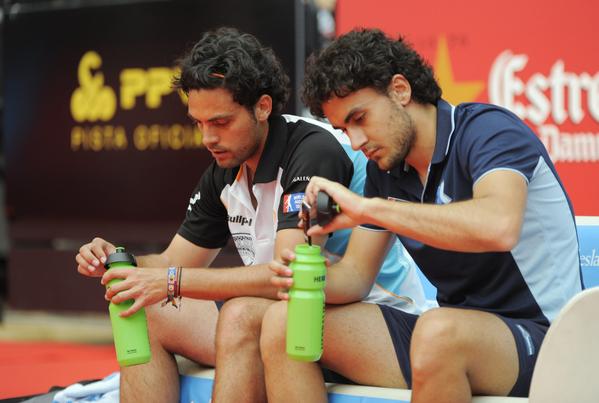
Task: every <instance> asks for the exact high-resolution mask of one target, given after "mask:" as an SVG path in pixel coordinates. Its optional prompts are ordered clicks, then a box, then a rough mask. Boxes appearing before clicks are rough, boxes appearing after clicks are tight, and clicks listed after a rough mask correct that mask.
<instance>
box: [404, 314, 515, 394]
mask: <svg viewBox="0 0 599 403" xmlns="http://www.w3.org/2000/svg"><path fill="white" fill-rule="evenodd" d="M410 357H411V362H412V389H413V391H412V402H413V403H419V402H432V401H434V402H436V403H443V402H452V403H459V402H470V401H471V396H472V394H475V395H476V394H485V395H496V396H505V395H507V394H508V393H509V392H510V390H511V389H512V388H513V386H514V384H515V382H516V379H517V377H518V371H519V364H518V353H517V350H516V343H515V341H514V337H513V335H512V333H511V331H510V329H509V328H508V327H507V325H506V324H505V323H504V322H503V321H502V320H501V319H499V318H498V317H497V316H495V315H493V314H490V313H486V312H482V311H474V310H465V309H454V308H438V309H433V310H431V311H428V312H426V313H424V314H423V315H422V317H420V318H419V319H418V321H417V322H416V327H415V328H414V333H413V335H412V343H411V349H410Z"/></svg>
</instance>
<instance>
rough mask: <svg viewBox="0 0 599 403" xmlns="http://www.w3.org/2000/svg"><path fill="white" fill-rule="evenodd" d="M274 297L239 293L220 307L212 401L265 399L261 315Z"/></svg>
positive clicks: (238, 402) (239, 401) (237, 401)
mask: <svg viewBox="0 0 599 403" xmlns="http://www.w3.org/2000/svg"><path fill="white" fill-rule="evenodd" d="M273 303H274V301H273V300H269V299H263V298H254V297H241V298H234V299H232V300H230V301H227V302H226V303H225V305H224V306H223V307H222V309H221V311H220V314H219V319H218V325H217V332H216V367H217V368H216V375H215V377H214V388H213V393H212V401H213V402H235V403H241V402H265V401H266V388H265V385H264V370H263V367H262V360H261V358H260V328H261V326H262V318H263V316H264V313H265V312H266V310H267V309H268V307H269V306H270V305H271V304H273Z"/></svg>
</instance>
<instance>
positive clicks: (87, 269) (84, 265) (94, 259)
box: [75, 238, 116, 277]
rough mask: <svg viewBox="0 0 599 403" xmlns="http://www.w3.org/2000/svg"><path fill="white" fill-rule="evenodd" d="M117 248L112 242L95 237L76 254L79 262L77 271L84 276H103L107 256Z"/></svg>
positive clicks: (76, 259)
mask: <svg viewBox="0 0 599 403" xmlns="http://www.w3.org/2000/svg"><path fill="white" fill-rule="evenodd" d="M115 250H116V247H115V246H114V245H113V244H111V243H110V242H108V241H105V240H104V239H102V238H94V239H93V240H92V241H91V242H90V243H86V244H85V245H83V246H82V247H81V248H79V253H78V254H77V256H75V261H76V262H77V264H78V266H77V271H78V272H79V273H81V274H83V275H84V276H90V277H100V276H102V275H103V274H104V272H105V270H104V263H106V257H107V256H108V255H109V254H111V253H113V252H114V251H115Z"/></svg>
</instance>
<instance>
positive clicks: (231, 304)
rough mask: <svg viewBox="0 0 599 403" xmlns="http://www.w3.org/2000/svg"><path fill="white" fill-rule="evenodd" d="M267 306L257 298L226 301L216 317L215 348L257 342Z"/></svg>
mask: <svg viewBox="0 0 599 403" xmlns="http://www.w3.org/2000/svg"><path fill="white" fill-rule="evenodd" d="M267 304H268V303H267V302H265V301H262V300H260V299H258V298H250V297H240V298H233V299H231V300H229V301H227V302H226V303H225V304H224V305H223V306H222V308H221V310H220V313H219V317H218V325H217V331H216V332H217V333H216V345H217V348H218V347H223V346H225V345H226V346H227V347H233V346H234V345H236V344H238V343H245V342H247V341H254V340H255V341H257V340H258V337H259V335H260V327H261V324H262V317H263V315H264V311H265V310H266V307H267V306H268V305H267Z"/></svg>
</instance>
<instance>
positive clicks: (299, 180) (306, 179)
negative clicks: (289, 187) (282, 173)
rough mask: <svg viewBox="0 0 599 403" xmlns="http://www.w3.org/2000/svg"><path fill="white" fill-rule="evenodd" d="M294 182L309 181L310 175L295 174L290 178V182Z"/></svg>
mask: <svg viewBox="0 0 599 403" xmlns="http://www.w3.org/2000/svg"><path fill="white" fill-rule="evenodd" d="M295 182H310V176H296V177H295V178H293V179H292V180H291V183H295Z"/></svg>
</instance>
